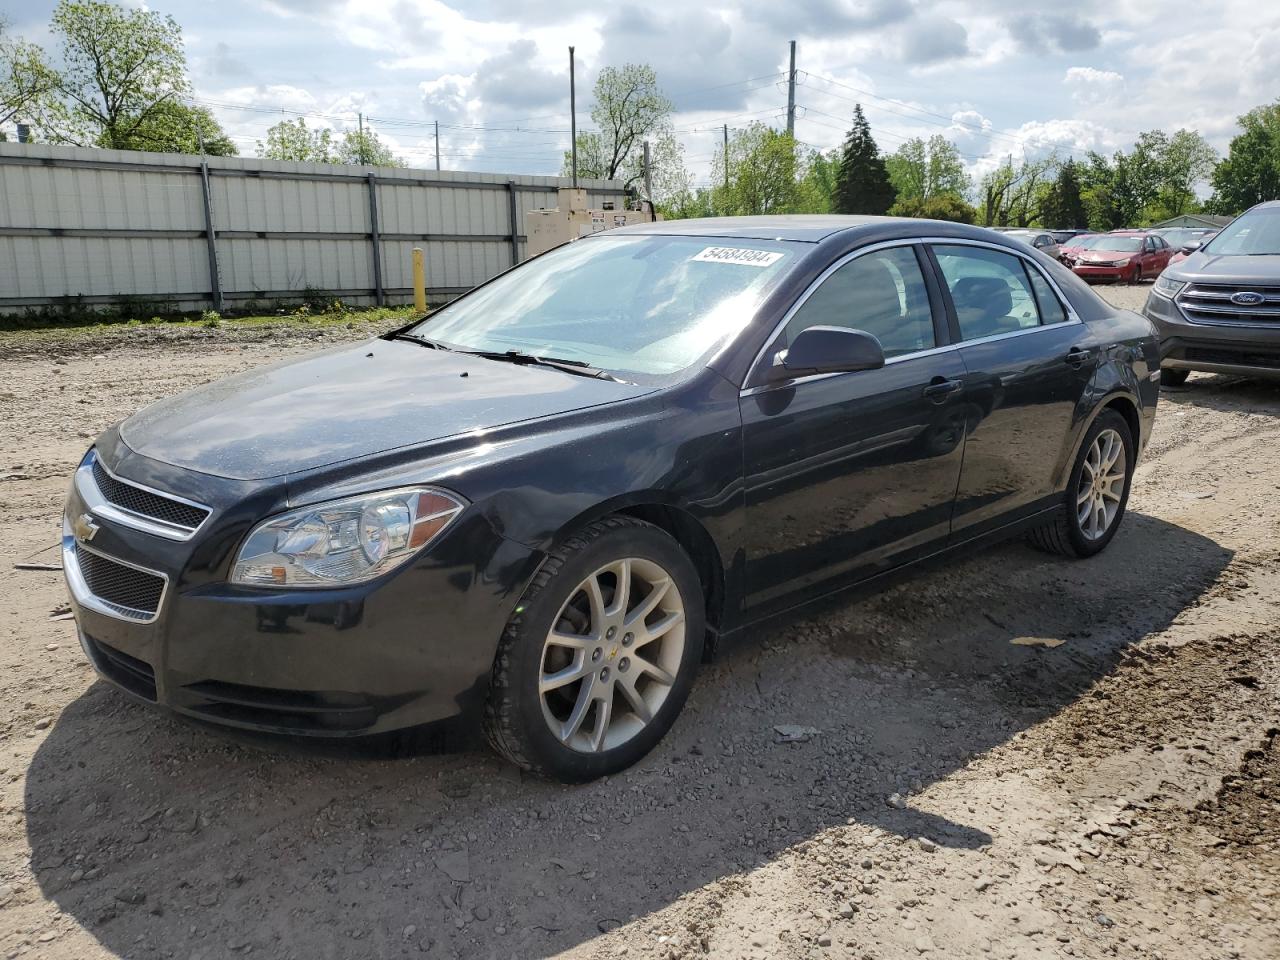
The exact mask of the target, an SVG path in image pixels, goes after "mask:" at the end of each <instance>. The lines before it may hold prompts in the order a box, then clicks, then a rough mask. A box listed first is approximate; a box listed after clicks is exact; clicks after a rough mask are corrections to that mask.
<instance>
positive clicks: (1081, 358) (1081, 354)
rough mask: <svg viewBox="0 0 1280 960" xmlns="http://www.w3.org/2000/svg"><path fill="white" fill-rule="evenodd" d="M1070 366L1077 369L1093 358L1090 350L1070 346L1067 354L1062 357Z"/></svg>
mask: <svg viewBox="0 0 1280 960" xmlns="http://www.w3.org/2000/svg"><path fill="white" fill-rule="evenodd" d="M1062 359H1063V360H1065V361H1066V362H1067V363H1069V364H1071V366H1073V367H1075V368H1076V369H1077V370H1079V369H1080V368H1081V367H1083V366H1084V365H1085V364H1086V363H1088V362H1089V361H1090V360H1092V359H1093V351H1092V350H1082V349H1081V348H1080V347H1072V348H1071V349H1070V350H1068V351H1067V355H1066V356H1065V357H1063V358H1062Z"/></svg>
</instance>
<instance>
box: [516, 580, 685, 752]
mask: <svg viewBox="0 0 1280 960" xmlns="http://www.w3.org/2000/svg"><path fill="white" fill-rule="evenodd" d="M684 644H685V609H684V600H683V598H682V597H681V596H680V590H679V588H677V586H676V584H675V582H674V580H673V579H672V577H671V575H670V574H669V573H668V572H667V571H666V570H664V569H663V568H662V567H661V566H660V565H659V564H657V563H654V562H653V561H652V560H645V559H642V558H639V557H627V558H623V559H620V560H616V561H614V562H612V563H609V564H606V565H605V566H603V567H600V568H599V569H598V570H596V571H595V572H594V573H592V574H591V575H590V576H588V577H587V578H586V579H584V580H583V581H582V582H581V583H579V584H578V586H577V587H575V588H574V590H573V592H572V593H571V594H570V596H569V599H568V600H566V601H565V603H564V606H562V607H561V609H560V612H559V613H558V614H557V615H556V618H555V620H554V621H553V624H552V627H551V630H550V632H549V633H548V634H547V638H546V641H545V643H544V644H543V650H542V665H541V669H540V670H539V676H538V695H539V698H540V700H541V702H542V715H543V718H544V719H545V720H546V722H547V726H548V727H549V728H550V729H551V732H552V733H553V734H554V735H555V737H556V739H558V740H559V741H560V742H561V743H563V744H564V745H565V746H567V747H569V748H570V749H573V750H577V751H579V752H581V753H599V752H601V751H604V750H611V749H613V748H614V747H617V746H619V745H621V744H623V743H626V742H627V741H628V740H630V739H631V738H632V737H634V736H636V735H637V734H638V733H639V732H640V731H641V730H643V729H644V728H645V727H646V726H647V725H648V724H649V722H650V721H651V720H652V719H653V717H654V716H655V715H656V714H657V712H658V710H659V709H661V707H662V704H663V703H664V702H665V701H666V699H667V696H668V694H670V692H671V687H672V685H673V684H674V683H675V681H676V674H677V673H678V672H679V670H680V663H681V660H682V658H683V655H684Z"/></svg>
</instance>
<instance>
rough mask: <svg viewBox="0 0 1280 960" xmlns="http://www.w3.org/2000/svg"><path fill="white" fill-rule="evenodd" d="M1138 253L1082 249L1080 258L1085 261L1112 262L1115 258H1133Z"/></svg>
mask: <svg viewBox="0 0 1280 960" xmlns="http://www.w3.org/2000/svg"><path fill="white" fill-rule="evenodd" d="M1135 256H1137V254H1134V253H1125V252H1124V251H1122V250H1082V251H1080V259H1081V260H1083V261H1084V262H1085V263H1098V262H1100V261H1101V262H1105V263H1110V262H1112V261H1114V260H1132V259H1133V258H1134V257H1135Z"/></svg>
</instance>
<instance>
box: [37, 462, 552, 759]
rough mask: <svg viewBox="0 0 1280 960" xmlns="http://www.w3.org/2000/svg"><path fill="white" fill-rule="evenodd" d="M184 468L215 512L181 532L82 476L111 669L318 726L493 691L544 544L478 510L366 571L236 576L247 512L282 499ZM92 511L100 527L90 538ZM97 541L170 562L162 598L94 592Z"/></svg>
mask: <svg viewBox="0 0 1280 960" xmlns="http://www.w3.org/2000/svg"><path fill="white" fill-rule="evenodd" d="M116 448H117V449H116V453H121V452H124V453H125V455H124V457H123V464H124V465H123V467H122V466H121V464H120V463H115V464H113V466H114V467H116V468H117V469H118V470H119V472H120V473H121V474H122V476H124V478H125V479H130V478H131V477H132V478H133V479H136V480H138V481H139V482H144V481H145V482H148V483H149V485H150V486H152V487H155V488H159V489H170V490H175V491H179V490H187V489H189V487H184V486H183V485H182V481H183V479H184V478H183V477H181V476H180V475H179V474H180V473H181V472H180V471H177V470H176V468H170V467H167V466H166V465H163V464H155V463H154V462H153V461H145V462H144V461H143V458H140V457H138V456H137V455H136V454H133V453H132V451H128V448H124V447H123V444H122V443H119V442H118V441H117V442H116ZM121 448H123V451H122V450H121ZM186 479H187V480H188V482H189V483H190V482H198V483H200V484H202V489H201V491H200V493H201V496H200V498H199V499H200V500H201V501H202V502H204V503H208V504H209V505H210V506H211V507H212V508H213V513H212V515H211V517H210V519H209V522H208V523H207V524H205V528H204V529H202V530H201V531H200V533H199V535H198V536H195V537H193V538H191V539H190V540H188V541H184V542H176V541H173V540H165V539H163V538H158V537H156V536H154V535H152V534H149V533H146V532H144V531H141V530H138V529H134V528H131V527H130V526H127V525H124V524H121V523H118V522H116V521H115V520H112V519H110V518H108V517H104V516H102V515H101V514H99V513H95V512H94V511H93V508H92V506H90V504H89V503H88V502H87V501H86V497H85V496H84V495H82V493H81V491H80V490H78V489H77V488H76V486H74V485H73V487H72V490H71V492H70V495H69V497H68V500H67V507H66V514H65V518H64V529H63V540H62V547H63V562H64V568H65V570H66V577H67V584H68V589H69V591H70V593H71V600H72V609H73V611H74V613H75V617H76V623H77V627H78V629H79V632H80V637H81V643H82V645H83V647H84V651H85V654H86V656H87V657H88V658H89V660H90V662H91V663H92V664H93V666H94V668H95V669H96V670H97V672H98V673H99V674H100V675H101V676H102V677H104V678H105V679H106V680H108V681H110V682H111V683H113V684H115V685H116V686H118V687H120V688H122V689H124V690H126V691H127V692H129V693H130V694H132V695H133V696H135V697H138V698H140V699H142V700H145V701H148V702H150V703H155V704H158V705H160V706H163V707H166V708H169V709H171V710H174V711H176V712H178V713H182V714H186V715H189V716H192V717H197V718H199V719H202V720H209V721H214V722H217V723H223V724H228V725H231V726H236V727H241V728H246V729H252V730H258V731H264V732H271V733H293V734H305V735H312V736H331V737H332V736H337V737H349V736H359V735H365V734H376V733H381V732H385V731H389V730H394V729H400V728H404V727H411V726H417V725H421V724H426V723H431V722H434V721H439V720H445V719H449V718H453V717H457V716H460V715H470V714H472V713H473V712H474V711H475V710H476V708H478V707H479V706H480V705H481V704H482V703H483V698H484V696H485V692H486V690H487V685H488V678H489V675H490V671H491V668H492V664H493V657H494V652H495V650H496V647H497V642H498V638H499V637H500V636H501V633H502V630H503V627H504V626H505V624H506V621H507V619H508V617H509V616H510V613H511V610H512V609H513V608H514V606H515V603H516V601H517V599H518V598H519V596H520V593H521V591H522V590H523V587H524V584H525V583H527V582H528V579H529V578H530V577H532V575H533V572H534V571H535V570H536V568H537V565H538V563H540V562H541V555H540V554H539V553H537V551H533V550H531V549H529V548H528V547H525V546H523V545H521V544H517V543H515V542H513V541H511V540H507V539H505V538H503V537H501V536H500V535H498V534H497V533H496V532H495V531H494V529H493V527H492V526H491V525H490V524H489V522H488V521H487V520H486V519H485V518H484V517H483V516H481V515H480V513H479V511H474V510H471V511H465V512H464V513H463V514H461V515H460V516H459V517H458V519H457V520H456V521H455V522H454V523H453V524H452V525H451V526H450V527H449V528H448V529H447V530H446V531H445V532H444V533H443V534H441V536H440V537H439V538H438V539H437V540H436V541H434V542H432V544H431V545H430V546H429V547H428V548H427V550H426V552H425V553H423V554H422V555H420V556H419V557H417V558H415V559H414V560H412V561H410V562H409V563H408V564H406V565H405V566H404V567H401V568H399V569H397V570H395V571H392V572H391V573H389V574H387V575H385V576H383V577H381V578H379V579H377V580H374V581H371V582H369V583H365V584H359V585H356V586H351V587H341V588H333V589H318V590H317V589H310V590H302V589H293V590H287V591H277V590H267V589H260V588H250V587H238V586H232V585H230V584H228V583H227V582H226V573H227V571H228V570H229V568H230V565H231V563H232V562H233V560H234V555H235V550H236V549H238V546H239V543H240V541H241V540H242V539H243V536H244V534H245V533H246V532H247V529H248V528H249V527H250V526H252V524H253V523H254V522H255V521H254V520H252V519H250V518H249V515H250V514H253V515H254V516H256V517H257V518H258V519H261V518H262V517H263V516H265V515H267V512H270V511H267V512H264V511H263V510H262V509H261V506H258V507H257V508H249V509H247V510H246V509H245V506H244V505H245V504H253V503H259V504H260V503H261V502H262V501H261V498H260V497H259V496H258V494H259V491H252V490H244V489H238V487H243V486H244V485H243V484H239V482H236V481H222V480H217V479H216V478H209V477H207V476H204V475H188V477H187V478H186ZM173 481H177V482H176V483H174V482H173ZM241 496H243V497H245V499H244V500H243V501H238V497H241ZM89 499H92V498H89ZM86 517H88V518H91V519H92V521H93V523H92V524H90V525H86V524H85V522H84V519H83V518H86ZM88 526H95V527H96V530H94V531H93V533H92V543H91V544H89V543H87V542H86V541H85V540H84V533H85V532H86V531H87V529H88ZM90 551H92V553H93V554H94V555H95V556H96V557H98V558H101V557H105V558H108V559H109V560H110V561H112V562H116V563H123V564H126V565H129V566H130V567H131V568H137V569H138V570H139V573H140V575H141V576H143V577H144V578H145V577H147V576H151V577H161V578H163V579H164V586H163V589H162V590H161V591H160V597H159V601H158V602H157V603H156V609H155V610H154V613H153V614H152V615H150V616H139V615H138V612H137V611H132V612H131V611H130V610H129V609H128V608H127V607H118V606H116V605H113V604H111V603H104V602H103V600H102V598H101V597H99V596H97V595H95V593H94V592H93V590H92V589H91V586H90V583H88V582H86V577H85V575H84V573H85V563H86V562H89V563H90V566H92V562H100V561H97V560H94V561H92V562H90V558H89V557H88V554H89V552H90ZM90 572H91V573H93V572H94V571H90Z"/></svg>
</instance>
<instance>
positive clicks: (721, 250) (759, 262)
mask: <svg viewBox="0 0 1280 960" xmlns="http://www.w3.org/2000/svg"><path fill="white" fill-rule="evenodd" d="M784 256H786V254H783V253H778V252H777V251H775V250H744V249H742V248H741V247H707V248H706V249H705V250H703V251H702V252H701V253H699V254H698V255H697V256H696V257H694V258H693V259H694V260H695V261H697V262H699V263H738V264H741V265H743V266H744V267H769V266H772V265H773V264H775V263H777V262H778V261H779V260H781V259H782V258H783V257H784Z"/></svg>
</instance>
